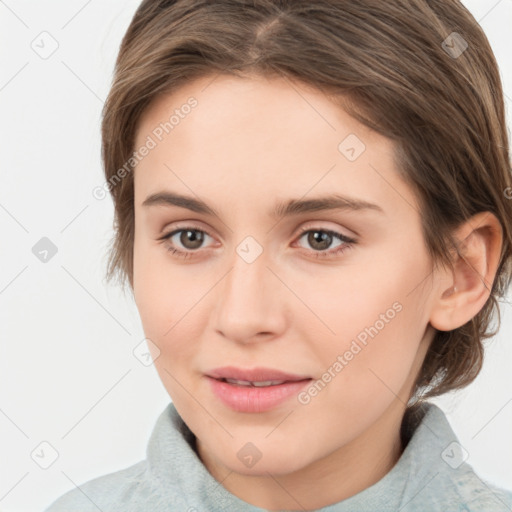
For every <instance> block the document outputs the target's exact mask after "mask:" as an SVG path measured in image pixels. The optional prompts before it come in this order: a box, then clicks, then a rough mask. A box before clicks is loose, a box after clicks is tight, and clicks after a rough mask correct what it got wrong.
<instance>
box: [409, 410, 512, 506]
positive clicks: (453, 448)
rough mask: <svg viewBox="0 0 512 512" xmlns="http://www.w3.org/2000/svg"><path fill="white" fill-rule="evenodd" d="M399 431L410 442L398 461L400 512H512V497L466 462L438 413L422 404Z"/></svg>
mask: <svg viewBox="0 0 512 512" xmlns="http://www.w3.org/2000/svg"><path fill="white" fill-rule="evenodd" d="M402 427H403V428H402V434H403V436H404V439H405V440H409V442H408V445H407V447H406V449H405V452H404V454H403V457H402V459H403V464H402V472H401V476H403V477H404V478H405V479H406V480H407V483H406V485H405V489H404V493H403V496H402V504H403V506H404V507H405V508H404V510H403V512H406V511H407V512H409V511H411V512H412V511H414V512H417V511H418V510H443V511H446V512H504V511H510V510H512V491H510V490H505V489H503V488H500V487H499V486H497V485H495V484H492V483H490V482H488V481H486V480H485V479H484V478H482V477H481V476H480V475H479V474H478V472H477V471H475V469H474V468H473V467H472V466H471V464H470V463H468V462H466V458H467V455H468V454H467V452H466V450H465V449H464V448H463V447H462V445H461V444H460V442H459V440H458V439H457V436H456V435H455V433H454V431H453V429H452V428H451V425H450V423H449V421H448V419H447V417H446V415H445V413H444V412H443V410H442V409H441V408H439V407H437V406H436V405H434V404H432V403H429V402H426V403H423V404H422V406H421V407H420V408H417V409H416V411H415V412H414V413H413V414H410V415H409V417H408V418H406V421H405V423H404V424H403V425H402Z"/></svg>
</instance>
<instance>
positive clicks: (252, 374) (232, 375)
mask: <svg viewBox="0 0 512 512" xmlns="http://www.w3.org/2000/svg"><path fill="white" fill-rule="evenodd" d="M206 375H207V376H208V377H213V378H214V379H236V380H247V381H251V382H258V381H265V380H285V381H287V382H294V381H300V380H304V379H310V378H311V377H310V376H309V375H295V374H292V373H285V372H282V371H281V370H274V369H273V368H264V367H261V366H260V367H256V368H247V369H244V368H237V367H235V366H223V367H222V368H215V369H214V370H210V371H208V372H207V373H206Z"/></svg>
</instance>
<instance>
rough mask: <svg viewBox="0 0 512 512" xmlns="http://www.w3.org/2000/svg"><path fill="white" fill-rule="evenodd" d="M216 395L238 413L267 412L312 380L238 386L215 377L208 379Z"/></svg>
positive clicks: (295, 393)
mask: <svg viewBox="0 0 512 512" xmlns="http://www.w3.org/2000/svg"><path fill="white" fill-rule="evenodd" d="M206 378H207V379H208V380H209V381H210V384H211V387H212V390H213V392H214V394H215V395H216V396H217V397H218V398H219V399H220V400H221V401H222V402H223V403H224V404H225V405H227V406H228V407H230V408H231V409H233V410H235V411H237V412H265V411H268V410H270V409H273V408H274V407H277V406H278V405H280V404H282V403H283V402H285V401H286V400H288V399H289V398H290V397H292V396H293V395H297V394H298V393H299V392H300V391H301V389H303V388H304V387H305V386H307V385H309V383H310V382H311V379H307V380H299V381H295V382H291V381H290V382H283V384H278V385H276V386H267V387H261V388H258V387H254V386H237V385H236V384H230V383H229V382H224V381H221V380H217V379H214V378H213V377H208V376H207V377H206Z"/></svg>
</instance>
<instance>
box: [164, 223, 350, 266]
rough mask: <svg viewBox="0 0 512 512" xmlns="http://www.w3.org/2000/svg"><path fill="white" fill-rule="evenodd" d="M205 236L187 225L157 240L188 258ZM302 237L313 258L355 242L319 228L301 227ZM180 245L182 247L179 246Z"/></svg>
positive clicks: (199, 230)
mask: <svg viewBox="0 0 512 512" xmlns="http://www.w3.org/2000/svg"><path fill="white" fill-rule="evenodd" d="M177 235H179V236H177ZM306 235H307V236H306ZM205 237H208V238H212V237H211V236H210V235H209V234H208V233H206V231H204V230H202V229H198V228H195V227H193V226H187V227H184V228H181V229H176V230H174V231H172V232H171V233H169V234H167V235H164V236H162V237H161V238H159V239H158V240H159V241H163V242H165V245H166V248H167V250H168V251H169V252H171V253H172V254H173V255H175V256H177V257H179V258H190V257H191V256H193V255H194V252H198V249H200V248H201V246H202V245H203V242H204V241H205ZM303 238H305V239H306V241H307V243H308V244H309V245H310V246H311V247H312V250H311V251H308V252H309V253H313V254H312V256H313V257H314V258H327V257H333V256H336V255H339V254H341V253H342V252H344V251H346V250H348V249H350V248H351V247H352V246H353V245H355V244H356V243H357V241H356V240H354V239H353V238H350V237H347V236H345V235H343V234H342V233H338V232H337V231H332V230H329V229H321V228H302V229H301V232H300V236H299V238H298V240H301V239H303ZM173 239H174V240H173ZM336 240H338V241H339V242H340V244H339V245H338V246H337V247H336V248H335V249H331V250H329V251H326V249H328V248H329V247H330V246H331V245H332V244H333V242H334V241H336ZM169 242H170V243H169ZM177 245H178V247H177ZM180 245H181V247H183V249H181V248H180V247H179V246H180Z"/></svg>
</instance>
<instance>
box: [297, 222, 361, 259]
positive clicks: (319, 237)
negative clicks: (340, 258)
mask: <svg viewBox="0 0 512 512" xmlns="http://www.w3.org/2000/svg"><path fill="white" fill-rule="evenodd" d="M303 238H305V239H306V241H307V243H308V244H309V245H310V246H311V247H312V248H313V252H314V254H313V257H315V258H328V257H332V256H336V255H338V254H341V253H342V252H344V251H346V250H348V249H350V248H351V247H352V246H353V245H355V244H356V243H357V241H356V240H354V239H353V238H349V237H348V236H345V235H343V234H342V233H338V232H337V231H332V230H329V229H321V228H302V229H301V235H300V237H299V240H301V239H303ZM335 240H339V241H340V242H341V243H340V244H339V245H338V246H337V247H336V248H335V249H332V250H330V251H326V250H325V249H328V248H329V247H330V246H331V245H332V243H333V241H335Z"/></svg>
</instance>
